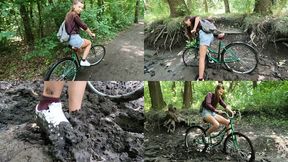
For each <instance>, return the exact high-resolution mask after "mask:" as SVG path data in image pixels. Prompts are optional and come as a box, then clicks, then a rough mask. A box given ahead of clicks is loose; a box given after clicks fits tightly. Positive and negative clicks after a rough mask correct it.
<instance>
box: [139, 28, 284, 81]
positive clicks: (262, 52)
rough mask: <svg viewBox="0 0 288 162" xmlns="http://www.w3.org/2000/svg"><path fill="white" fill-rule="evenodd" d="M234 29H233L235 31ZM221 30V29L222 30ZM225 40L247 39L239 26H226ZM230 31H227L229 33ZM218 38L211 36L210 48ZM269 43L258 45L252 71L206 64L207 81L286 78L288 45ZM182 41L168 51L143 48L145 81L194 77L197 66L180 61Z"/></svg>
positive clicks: (244, 40) (216, 42)
mask: <svg viewBox="0 0 288 162" xmlns="http://www.w3.org/2000/svg"><path fill="white" fill-rule="evenodd" d="M233 30H236V32H234V31H233ZM222 31H224V29H223V30H222ZM224 32H227V34H226V36H225V40H224V43H225V44H228V43H229V42H233V41H243V42H246V43H248V42H249V41H250V38H249V35H247V34H245V33H238V34H237V32H239V31H238V29H226V30H225V31H224ZM229 32H230V34H228V33H229ZM218 42H219V40H216V39H214V42H213V44H212V48H213V49H217V48H216V47H217V45H218ZM276 45H277V47H276V46H275V44H274V43H269V44H268V45H267V46H265V47H264V48H262V47H261V46H257V47H256V49H257V50H258V53H259V54H258V58H259V63H258V67H257V69H255V71H253V72H252V73H251V74H236V73H233V72H230V71H227V70H225V67H224V65H220V64H208V68H206V74H207V77H208V80H280V79H281V80H286V79H288V55H287V53H288V47H286V46H285V45H283V44H282V43H277V44H276ZM184 49H185V44H183V46H181V47H179V48H174V49H172V50H171V51H170V50H158V51H156V50H153V49H148V48H146V47H145V54H144V64H145V65H144V78H145V80H195V78H196V75H198V67H186V66H185V65H184V63H183V61H182V53H183V51H184Z"/></svg>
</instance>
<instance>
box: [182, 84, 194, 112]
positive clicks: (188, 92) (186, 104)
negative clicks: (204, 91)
mask: <svg viewBox="0 0 288 162" xmlns="http://www.w3.org/2000/svg"><path fill="white" fill-rule="evenodd" d="M191 104H192V86H191V81H185V82H184V93H183V108H184V109H188V108H190V107H191Z"/></svg>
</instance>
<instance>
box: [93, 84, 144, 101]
mask: <svg viewBox="0 0 288 162" xmlns="http://www.w3.org/2000/svg"><path fill="white" fill-rule="evenodd" d="M88 86H89V88H90V89H91V90H92V91H93V92H95V93H97V94H99V95H101V96H104V97H108V98H110V99H112V100H114V101H131V100H136V99H138V98H140V97H142V96H143V95H144V82H143V81H89V82H88Z"/></svg>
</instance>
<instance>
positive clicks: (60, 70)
mask: <svg viewBox="0 0 288 162" xmlns="http://www.w3.org/2000/svg"><path fill="white" fill-rule="evenodd" d="M77 68H78V66H77V63H76V62H75V61H74V60H73V59H72V58H63V59H61V60H60V61H58V62H57V63H56V64H54V65H53V66H52V67H51V68H50V69H49V71H48V72H47V74H46V76H45V78H44V80H45V81H49V80H55V81H63V80H68V81H71V80H72V81H73V80H74V79H75V78H76V73H77Z"/></svg>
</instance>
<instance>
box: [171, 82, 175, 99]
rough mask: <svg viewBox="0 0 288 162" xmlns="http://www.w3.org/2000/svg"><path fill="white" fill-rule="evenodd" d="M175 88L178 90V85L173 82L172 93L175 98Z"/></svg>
mask: <svg viewBox="0 0 288 162" xmlns="http://www.w3.org/2000/svg"><path fill="white" fill-rule="evenodd" d="M175 88H176V83H175V82H172V86H171V90H172V93H173V97H175V96H176V90H175Z"/></svg>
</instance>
